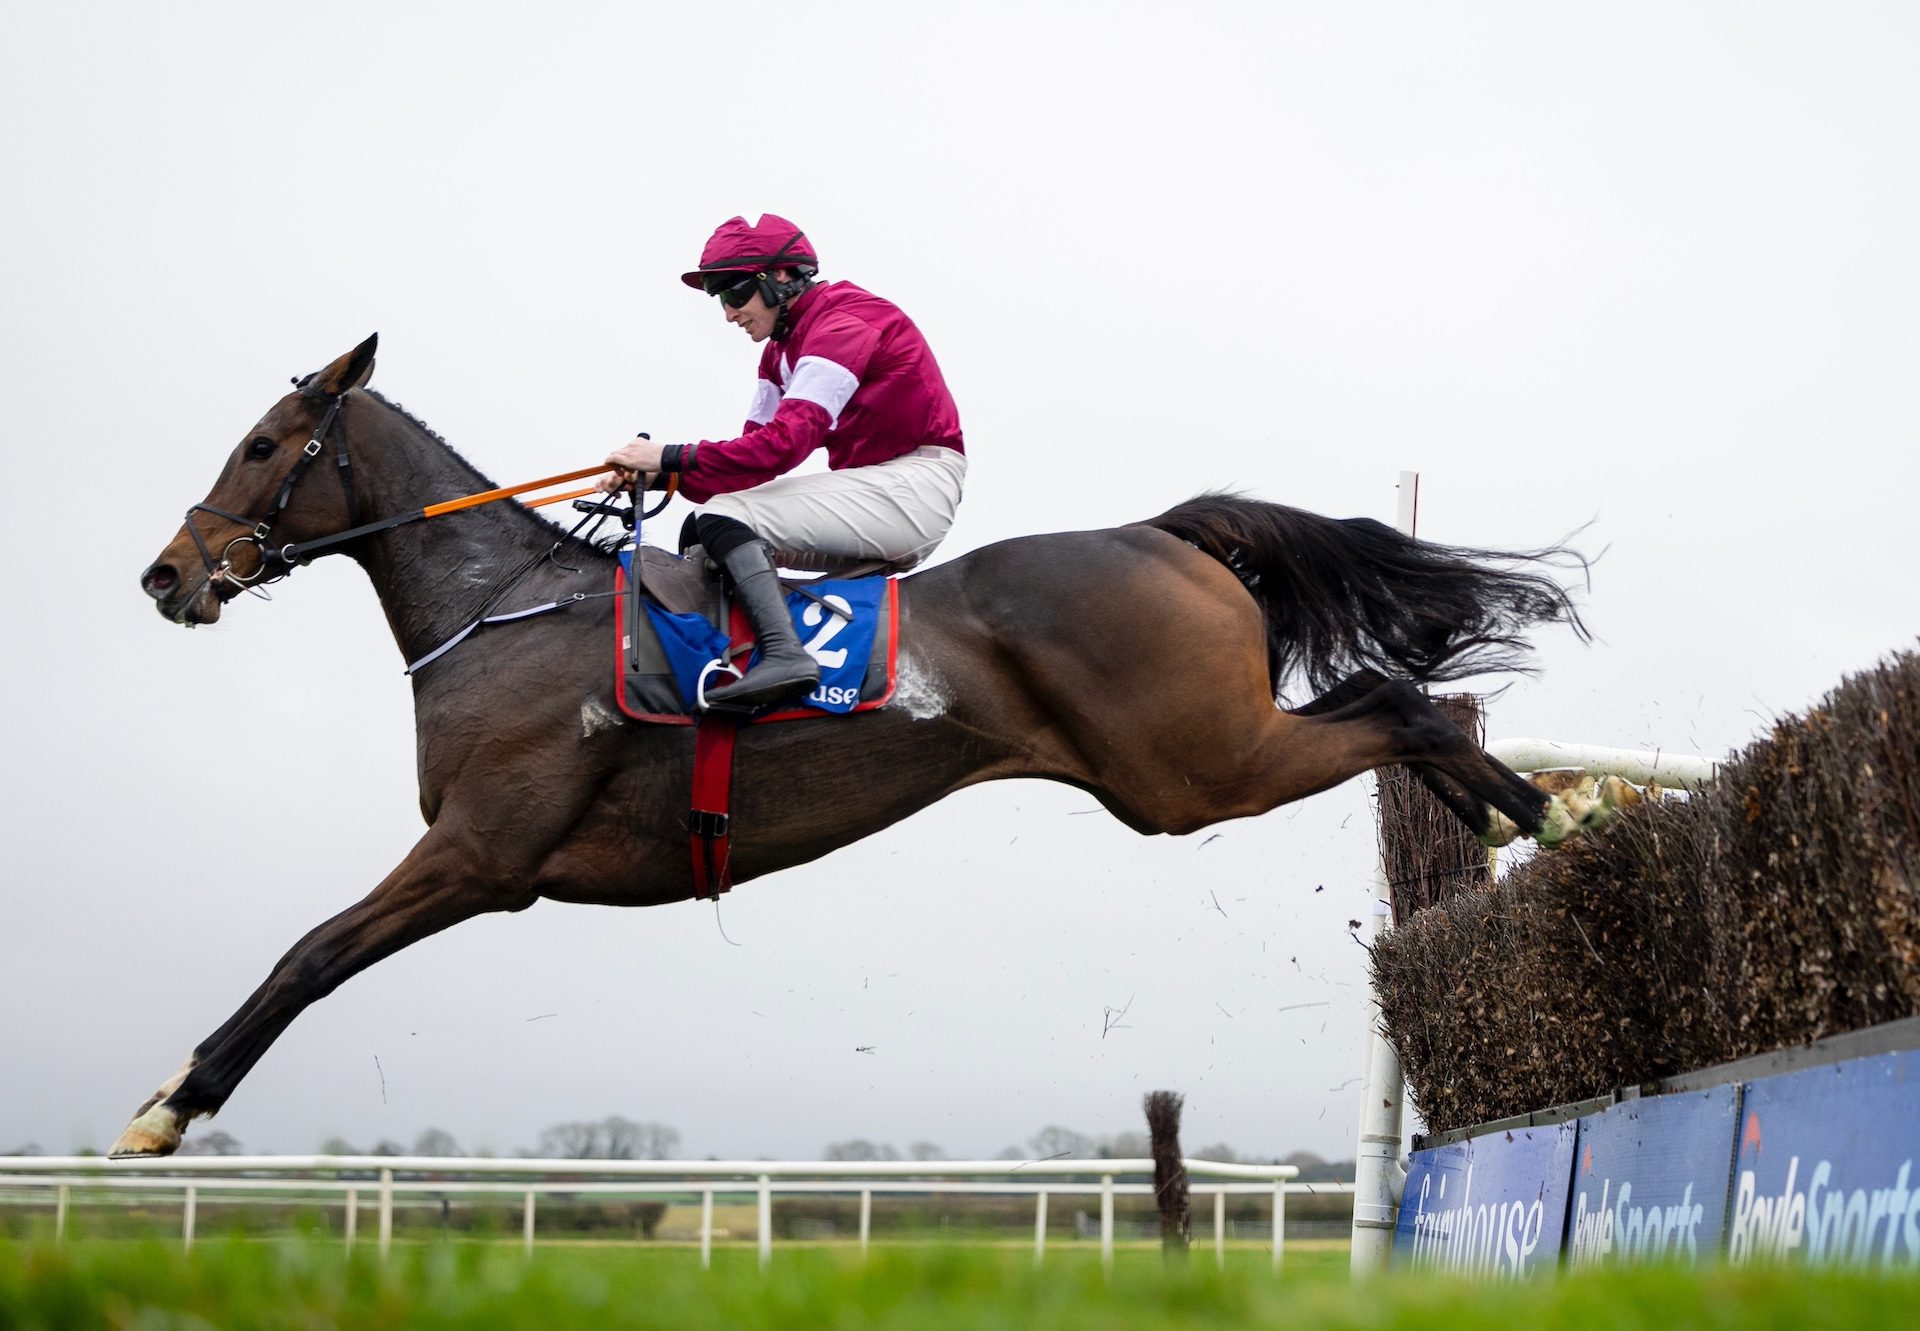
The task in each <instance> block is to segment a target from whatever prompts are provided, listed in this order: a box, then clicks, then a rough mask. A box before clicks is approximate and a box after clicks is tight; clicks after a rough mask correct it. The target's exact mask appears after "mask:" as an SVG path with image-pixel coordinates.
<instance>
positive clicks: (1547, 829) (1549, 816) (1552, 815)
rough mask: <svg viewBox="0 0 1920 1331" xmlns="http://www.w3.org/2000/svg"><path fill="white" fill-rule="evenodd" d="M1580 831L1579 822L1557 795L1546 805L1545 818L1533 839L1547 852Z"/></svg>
mask: <svg viewBox="0 0 1920 1331" xmlns="http://www.w3.org/2000/svg"><path fill="white" fill-rule="evenodd" d="M1579 831H1580V820H1579V819H1578V818H1576V817H1575V816H1574V815H1573V813H1572V812H1571V811H1570V810H1569V809H1568V808H1567V802H1566V801H1565V800H1563V799H1561V798H1560V797H1559V796H1558V795H1555V796H1554V797H1553V801H1552V803H1550V804H1548V805H1547V809H1546V818H1545V820H1544V821H1543V822H1542V823H1541V825H1540V830H1539V831H1538V832H1535V833H1534V834H1533V839H1534V840H1535V841H1537V842H1539V843H1540V844H1541V845H1542V846H1545V847H1546V848H1548V849H1549V850H1551V849H1552V848H1553V847H1555V846H1558V845H1560V844H1561V843H1562V842H1565V841H1567V840H1569V839H1570V838H1572V837H1573V836H1574V835H1575V834H1576V833H1577V832H1579Z"/></svg>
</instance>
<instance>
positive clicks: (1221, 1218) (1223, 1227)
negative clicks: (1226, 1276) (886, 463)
mask: <svg viewBox="0 0 1920 1331" xmlns="http://www.w3.org/2000/svg"><path fill="white" fill-rule="evenodd" d="M1213 1264H1214V1265H1215V1266H1217V1267H1219V1268H1220V1269H1221V1270H1222V1271H1224V1270H1226V1269H1227V1187H1226V1184H1224V1183H1223V1184H1221V1185H1220V1191H1218V1192H1216V1193H1214V1194H1213Z"/></svg>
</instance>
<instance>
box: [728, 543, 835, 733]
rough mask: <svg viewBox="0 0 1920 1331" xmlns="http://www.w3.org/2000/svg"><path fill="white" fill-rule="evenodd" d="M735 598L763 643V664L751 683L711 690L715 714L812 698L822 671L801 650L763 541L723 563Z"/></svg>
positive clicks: (756, 667)
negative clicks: (811, 694)
mask: <svg viewBox="0 0 1920 1331" xmlns="http://www.w3.org/2000/svg"><path fill="white" fill-rule="evenodd" d="M723 566H724V567H725V568H726V570H727V577H728V578H730V579H731V580H732V582H733V594H734V595H735V596H737V597H739V598H740V606H741V608H742V609H744V610H745V611H746V612H747V618H748V619H749V620H751V621H752V623H753V634H754V637H755V638H757V639H758V640H759V643H760V660H759V661H758V662H757V663H756V664H755V665H754V666H753V668H752V669H751V670H749V671H747V673H746V677H745V678H743V679H738V680H735V681H733V682H732V683H730V684H723V685H721V686H720V687H718V688H712V689H708V690H707V707H708V709H709V710H711V711H728V712H753V711H758V710H759V709H760V708H762V707H767V706H770V705H771V704H773V703H779V702H791V701H792V700H794V699H795V698H804V697H805V696H806V695H807V694H809V693H812V692H813V690H814V688H815V687H816V686H817V685H818V684H819V683H820V666H819V663H818V662H816V661H815V660H814V659H813V657H811V656H809V655H808V654H807V651H806V649H805V648H803V647H802V646H801V645H800V639H799V638H798V637H797V636H795V634H794V631H793V620H792V619H790V618H789V617H788V615H787V600H786V596H785V595H784V594H783V593H782V592H781V590H780V575H779V574H777V573H775V572H774V571H773V558H772V555H771V552H770V550H769V548H768V547H767V545H766V544H765V543H764V542H762V541H750V542H748V543H747V544H745V545H743V546H741V547H739V548H738V549H736V550H734V551H733V552H732V553H730V554H729V555H727V557H726V559H725V560H724V561H723Z"/></svg>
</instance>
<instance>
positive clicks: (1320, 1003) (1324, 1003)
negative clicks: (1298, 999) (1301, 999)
mask: <svg viewBox="0 0 1920 1331" xmlns="http://www.w3.org/2000/svg"><path fill="white" fill-rule="evenodd" d="M1329 1006H1331V1000H1329V999H1325V998H1320V999H1315V1000H1314V1001H1313V1002H1311V1003H1289V1004H1287V1005H1286V1006H1285V1007H1277V1008H1275V1009H1274V1011H1275V1012H1291V1011H1293V1010H1294V1009H1295V1008H1301V1007H1329Z"/></svg>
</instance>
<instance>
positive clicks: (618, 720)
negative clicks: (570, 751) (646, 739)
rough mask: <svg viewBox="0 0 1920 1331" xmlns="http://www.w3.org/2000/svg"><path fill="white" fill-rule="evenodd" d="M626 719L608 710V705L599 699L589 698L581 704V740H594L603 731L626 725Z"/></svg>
mask: <svg viewBox="0 0 1920 1331" xmlns="http://www.w3.org/2000/svg"><path fill="white" fill-rule="evenodd" d="M625 723H626V718H624V717H622V716H620V715H618V714H617V713H614V712H610V711H608V710H607V705H606V704H605V703H603V702H601V701H600V700H599V699H598V698H589V699H587V700H586V701H585V702H583V703H581V704H580V738H581V739H592V738H593V737H594V736H595V735H597V734H599V733H600V732H601V731H603V730H612V729H614V728H615V727H616V726H620V725H624V724H625Z"/></svg>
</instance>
